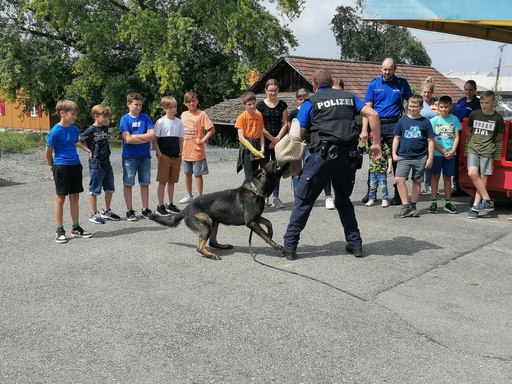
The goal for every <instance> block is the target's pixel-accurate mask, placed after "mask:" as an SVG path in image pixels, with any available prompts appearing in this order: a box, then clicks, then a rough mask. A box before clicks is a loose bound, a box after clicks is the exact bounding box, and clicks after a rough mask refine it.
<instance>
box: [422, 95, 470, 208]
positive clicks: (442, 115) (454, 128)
mask: <svg viewBox="0 0 512 384" xmlns="http://www.w3.org/2000/svg"><path fill="white" fill-rule="evenodd" d="M451 109H452V99H451V97H450V96H442V97H441V98H440V99H439V107H438V111H439V116H436V117H433V118H432V119H430V123H431V124H432V129H433V130H434V134H435V136H434V140H435V142H434V162H433V163H432V168H431V169H430V173H431V174H432V185H431V186H432V204H430V208H429V209H428V212H429V213H437V192H438V190H439V180H440V178H441V170H442V171H443V181H444V194H445V199H446V203H445V206H444V210H445V211H446V212H449V213H459V212H458V211H457V209H456V208H455V207H454V206H453V204H452V202H451V199H452V187H451V186H452V184H451V183H452V176H453V175H454V172H455V167H456V166H457V164H455V157H454V155H455V152H456V150H457V145H458V143H459V135H460V130H461V129H462V127H461V126H460V122H459V119H457V118H456V117H455V116H454V115H450V110H451Z"/></svg>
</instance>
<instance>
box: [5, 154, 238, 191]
mask: <svg viewBox="0 0 512 384" xmlns="http://www.w3.org/2000/svg"><path fill="white" fill-rule="evenodd" d="M78 153H79V155H80V161H81V162H82V165H84V172H85V173H86V174H87V171H88V169H89V168H88V163H87V154H86V153H85V152H84V151H78ZM206 156H207V160H208V163H216V162H220V161H236V158H237V156H238V149H233V148H220V147H215V146H207V147H206ZM151 160H152V163H153V164H152V168H153V169H156V161H157V160H156V156H155V154H154V152H153V151H152V157H151ZM110 161H111V163H112V167H113V168H114V173H115V174H121V173H122V172H123V167H122V163H121V150H113V151H112V154H111V155H110ZM51 176H52V175H51V173H50V171H49V169H48V166H47V165H46V160H45V158H44V149H38V150H36V151H35V152H33V153H30V154H11V153H3V154H2V156H1V157H0V187H7V186H10V185H16V184H27V183H35V182H40V181H48V180H51Z"/></svg>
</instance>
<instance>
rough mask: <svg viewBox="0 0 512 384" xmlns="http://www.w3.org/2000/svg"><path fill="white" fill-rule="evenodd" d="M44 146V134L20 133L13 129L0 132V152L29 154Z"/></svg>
mask: <svg viewBox="0 0 512 384" xmlns="http://www.w3.org/2000/svg"><path fill="white" fill-rule="evenodd" d="M45 146H46V134H44V133H21V132H18V131H15V130H13V129H10V130H5V132H0V150H1V151H2V152H6V153H30V152H32V151H33V150H34V149H37V148H41V147H45Z"/></svg>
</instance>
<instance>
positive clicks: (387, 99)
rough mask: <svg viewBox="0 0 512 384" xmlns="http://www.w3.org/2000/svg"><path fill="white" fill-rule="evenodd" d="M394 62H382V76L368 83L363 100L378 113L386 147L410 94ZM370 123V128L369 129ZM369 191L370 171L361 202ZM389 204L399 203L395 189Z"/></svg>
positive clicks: (365, 127)
mask: <svg viewBox="0 0 512 384" xmlns="http://www.w3.org/2000/svg"><path fill="white" fill-rule="evenodd" d="M395 71H396V64H395V61H394V60H393V59H391V58H387V59H385V60H384V61H383V62H382V76H381V77H379V78H377V79H374V80H372V81H371V82H370V84H369V85H368V89H367V90H366V95H365V96H364V101H365V102H366V105H368V106H369V107H372V108H373V109H375V111H376V112H377V113H378V114H379V119H380V132H381V135H382V141H383V142H385V143H386V144H387V145H388V147H390V148H391V147H392V146H393V139H394V134H393V132H394V130H395V126H396V123H398V120H399V119H400V116H401V115H402V112H403V106H404V101H407V100H409V98H410V97H411V96H412V92H411V88H410V87H409V83H408V82H407V80H406V79H404V78H402V77H398V76H395ZM371 128H372V127H371V125H370V129H371ZM361 138H362V139H363V140H365V139H367V138H368V120H367V119H363V129H362V133H361ZM395 170H396V162H393V174H394V173H395ZM369 192H370V173H369V172H368V193H367V194H366V196H365V197H364V198H363V200H362V202H363V203H365V204H366V203H367V202H368V194H369ZM390 204H391V205H401V204H402V202H401V200H400V195H399V194H398V190H397V189H396V184H395V197H394V198H393V199H392V200H391V201H390Z"/></svg>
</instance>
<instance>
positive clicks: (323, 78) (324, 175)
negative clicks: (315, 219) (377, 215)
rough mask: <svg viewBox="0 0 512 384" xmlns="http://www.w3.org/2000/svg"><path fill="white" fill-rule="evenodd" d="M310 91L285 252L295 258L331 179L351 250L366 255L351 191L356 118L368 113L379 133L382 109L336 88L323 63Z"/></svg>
mask: <svg viewBox="0 0 512 384" xmlns="http://www.w3.org/2000/svg"><path fill="white" fill-rule="evenodd" d="M313 90H314V91H315V95H313V96H311V97H310V98H309V99H308V100H306V101H305V102H304V104H302V106H301V108H300V110H299V114H298V115H297V119H298V120H299V122H300V126H301V132H302V134H304V132H305V131H306V130H308V131H309V133H310V143H309V150H310V152H311V156H310V157H308V159H307V160H306V164H305V165H304V169H303V170H302V172H301V174H300V176H299V181H298V183H297V188H296V198H295V203H294V205H293V210H292V214H291V216H290V223H289V224H288V229H287V231H286V234H285V236H284V252H283V256H285V257H286V259H287V260H295V258H296V250H297V245H298V243H299V237H300V233H301V231H302V230H303V229H304V227H305V226H306V223H307V221H308V218H309V214H310V213H311V209H312V208H313V205H314V203H315V201H316V199H317V197H318V195H319V194H320V193H321V192H322V190H323V188H324V186H325V184H326V182H327V181H328V180H332V186H333V188H334V192H335V195H336V199H335V200H334V205H335V207H336V209H337V210H338V214H339V217H340V220H341V223H342V225H343V228H344V230H345V239H346V241H347V246H346V250H347V251H348V252H350V253H352V254H354V256H356V257H362V256H363V247H362V240H361V235H360V233H359V228H358V226H357V220H356V215H355V212H354V206H353V205H352V202H351V201H350V195H351V193H352V189H353V188H354V179H355V173H356V167H355V164H356V162H357V160H358V155H359V152H358V151H357V143H358V140H359V138H358V136H359V133H358V131H357V129H356V124H355V121H354V118H355V116H356V115H357V114H358V113H360V114H361V115H362V116H363V117H367V118H368V119H369V120H370V124H371V125H372V128H373V132H374V135H377V136H378V135H379V131H380V124H379V115H378V114H377V112H375V111H374V110H373V109H372V108H370V107H368V106H367V105H366V104H365V103H364V102H363V101H361V100H360V99H359V98H358V97H357V96H355V95H353V94H352V93H349V92H346V91H342V90H337V89H333V88H332V77H331V74H330V73H329V71H327V70H324V69H321V70H318V71H316V72H315V73H314V74H313ZM372 151H373V152H374V153H375V157H376V159H378V158H380V157H381V155H382V151H381V147H380V145H376V144H375V145H372Z"/></svg>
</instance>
